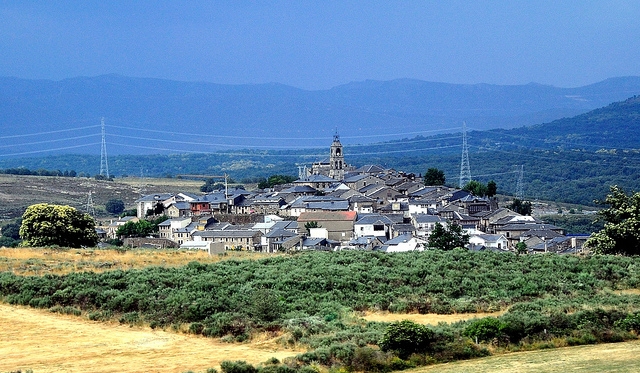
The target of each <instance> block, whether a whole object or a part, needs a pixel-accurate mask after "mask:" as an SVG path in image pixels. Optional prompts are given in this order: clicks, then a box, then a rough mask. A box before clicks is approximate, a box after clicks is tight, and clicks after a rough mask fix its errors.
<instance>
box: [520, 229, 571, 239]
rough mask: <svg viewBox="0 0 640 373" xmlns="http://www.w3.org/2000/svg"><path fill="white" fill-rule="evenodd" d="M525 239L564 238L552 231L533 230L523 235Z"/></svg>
mask: <svg viewBox="0 0 640 373" xmlns="http://www.w3.org/2000/svg"><path fill="white" fill-rule="evenodd" d="M522 236H523V237H539V238H542V237H545V238H560V237H564V236H563V235H561V234H560V233H558V232H556V231H552V230H550V229H532V230H529V231H526V232H524V233H522Z"/></svg>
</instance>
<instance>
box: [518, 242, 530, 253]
mask: <svg viewBox="0 0 640 373" xmlns="http://www.w3.org/2000/svg"><path fill="white" fill-rule="evenodd" d="M527 250H528V247H527V244H526V243H525V242H523V241H520V242H518V243H517V244H516V253H518V255H520V254H526V253H527Z"/></svg>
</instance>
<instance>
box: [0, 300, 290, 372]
mask: <svg viewBox="0 0 640 373" xmlns="http://www.w3.org/2000/svg"><path fill="white" fill-rule="evenodd" d="M0 330H1V331H2V332H1V333H0V371H1V372H5V371H7V372H8V371H16V370H23V371H24V370H26V369H32V370H33V371H34V373H41V372H78V373H80V372H82V373H85V372H96V373H102V372H105V373H106V372H130V373H138V372H139V373H143V372H185V371H188V370H193V371H196V372H198V371H202V372H204V371H205V370H206V369H208V368H216V369H218V370H219V369H220V367H219V365H220V363H221V362H222V361H223V360H245V361H247V362H249V363H252V364H257V363H261V362H265V361H266V360H267V359H270V358H271V357H276V358H278V359H280V360H282V359H284V358H285V357H287V356H292V355H296V354H297V353H299V351H295V350H291V349H285V348H283V347H282V346H280V345H278V344H277V343H276V342H275V341H274V340H273V339H265V340H259V341H254V342H252V343H246V344H239V343H224V342H220V341H219V340H217V339H212V338H204V337H199V336H194V335H187V334H180V333H174V332H168V331H162V330H152V329H150V328H137V327H133V328H132V327H129V326H124V325H120V324H117V323H113V324H111V323H101V322H92V321H89V320H87V319H85V318H83V317H76V316H67V315H60V314H53V313H49V312H48V311H46V310H37V309H31V308H25V307H17V306H9V305H6V304H0Z"/></svg>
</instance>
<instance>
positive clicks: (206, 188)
mask: <svg viewBox="0 0 640 373" xmlns="http://www.w3.org/2000/svg"><path fill="white" fill-rule="evenodd" d="M222 189H224V184H222V183H221V182H216V181H215V179H212V178H210V179H207V180H205V182H204V185H203V186H201V187H200V191H201V192H203V193H211V192H213V191H215V190H222Z"/></svg>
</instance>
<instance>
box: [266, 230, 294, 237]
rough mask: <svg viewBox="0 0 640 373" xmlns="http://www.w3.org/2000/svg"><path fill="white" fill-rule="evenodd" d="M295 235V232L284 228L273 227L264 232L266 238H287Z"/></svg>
mask: <svg viewBox="0 0 640 373" xmlns="http://www.w3.org/2000/svg"><path fill="white" fill-rule="evenodd" d="M294 236H296V234H295V233H293V232H291V231H287V230H284V229H273V230H271V231H270V232H269V233H267V234H265V235H264V237H266V238H288V237H294Z"/></svg>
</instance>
